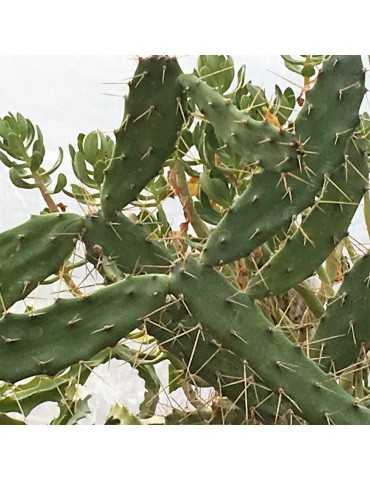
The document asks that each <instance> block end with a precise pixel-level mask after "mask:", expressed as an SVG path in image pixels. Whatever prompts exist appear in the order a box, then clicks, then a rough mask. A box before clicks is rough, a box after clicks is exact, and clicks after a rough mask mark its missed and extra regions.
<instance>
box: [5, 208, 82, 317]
mask: <svg viewBox="0 0 370 480" xmlns="http://www.w3.org/2000/svg"><path fill="white" fill-rule="evenodd" d="M84 222H85V219H84V217H81V216H79V215H76V214H74V213H50V214H45V215H33V216H32V217H31V218H30V219H29V220H28V221H27V222H25V223H23V224H21V225H19V226H18V227H15V228H12V229H11V230H7V231H6V232H3V233H1V234H0V312H3V311H4V310H7V309H8V308H9V307H10V306H11V305H13V304H14V303H15V302H17V301H18V300H22V299H23V298H25V297H27V295H28V294H29V293H30V292H32V290H34V289H35V288H36V287H37V285H38V284H39V283H40V282H42V281H43V280H45V279H46V278H47V277H49V276H50V275H52V274H54V273H57V272H58V270H59V268H60V267H61V266H62V264H63V262H64V260H66V259H67V258H68V257H69V256H70V255H71V253H72V251H73V249H74V246H75V243H76V241H77V239H78V236H79V234H80V232H81V231H82V229H83V226H84Z"/></svg>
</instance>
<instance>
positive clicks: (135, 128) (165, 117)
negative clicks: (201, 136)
mask: <svg viewBox="0 0 370 480" xmlns="http://www.w3.org/2000/svg"><path fill="white" fill-rule="evenodd" d="M181 73H182V72H181V69H180V66H179V64H178V63H177V60H176V59H175V58H171V57H168V56H158V57H149V58H142V59H140V60H139V64H138V67H137V69H136V71H135V74H134V77H133V79H132V81H131V83H130V93H129V95H128V97H127V98H126V102H125V116H124V118H123V121H122V124H121V126H120V127H119V129H118V130H117V131H116V146H115V149H114V151H113V157H112V159H111V160H110V163H109V165H108V167H107V169H106V171H105V180H104V182H103V186H102V195H101V205H102V210H103V212H104V214H105V215H106V216H107V217H109V216H112V215H113V217H114V215H115V214H116V212H119V211H120V210H121V209H122V208H123V207H125V206H126V205H127V204H128V203H130V202H132V201H133V200H135V198H136V197H137V195H138V194H139V193H140V192H141V190H142V189H143V188H144V187H145V186H146V185H147V183H148V182H149V181H150V180H151V179H152V178H153V177H154V176H155V175H157V173H158V172H159V170H160V169H161V168H162V166H163V164H164V162H165V161H166V160H167V158H168V157H169V156H170V155H171V153H172V152H173V151H174V149H175V145H176V140H177V138H178V135H179V133H180V131H181V129H182V125H183V124H184V123H185V121H186V111H185V101H184V95H183V94H182V87H181V85H180V83H179V75H180V74H181Z"/></svg>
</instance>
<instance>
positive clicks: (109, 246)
mask: <svg viewBox="0 0 370 480" xmlns="http://www.w3.org/2000/svg"><path fill="white" fill-rule="evenodd" d="M85 228H86V230H85V233H84V236H83V241H84V242H85V245H86V253H87V259H88V260H89V261H90V262H92V263H93V264H94V265H95V266H96V267H97V268H98V269H99V270H100V271H102V267H103V264H102V259H103V256H105V257H106V258H107V260H108V261H109V260H111V261H112V262H115V264H116V265H117V267H118V268H119V270H120V271H121V272H122V273H124V274H138V273H142V271H146V272H148V273H166V270H168V268H169V265H170V263H171V260H172V258H171V255H170V253H169V251H168V250H167V249H166V248H165V247H164V245H162V244H161V243H160V242H157V241H155V240H151V239H150V238H149V237H148V233H147V231H146V229H145V226H144V225H141V224H139V223H133V222H132V221H131V220H129V219H128V218H127V217H125V216H124V215H122V214H121V213H119V214H116V216H115V218H114V220H112V219H110V220H108V219H107V218H106V217H105V216H104V215H103V214H102V213H101V212H99V213H98V214H95V215H92V216H90V217H88V218H87V219H86V223H85ZM102 273H103V274H104V272H102Z"/></svg>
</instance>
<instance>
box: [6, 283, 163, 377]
mask: <svg viewBox="0 0 370 480" xmlns="http://www.w3.org/2000/svg"><path fill="white" fill-rule="evenodd" d="M167 290H168V279H167V277H166V276H155V275H142V276H140V277H131V278H128V279H126V280H122V281H121V282H118V283H116V284H114V285H110V286H108V287H104V288H101V289H99V290H98V291H96V292H94V293H92V294H91V295H89V296H87V297H83V298H72V299H59V300H58V301H57V302H56V303H54V304H53V305H52V306H50V307H48V308H45V309H42V310H36V311H33V312H31V313H27V314H15V313H4V314H3V316H2V317H1V319H0V379H1V380H4V381H7V382H11V383H14V382H16V381H18V380H21V379H24V378H27V377H29V376H32V375H37V374H41V373H43V374H47V375H54V374H56V373H57V372H59V371H60V370H62V369H63V368H66V367H68V366H70V365H72V364H73V363H76V362H79V361H83V360H86V361H87V360H89V359H90V358H91V357H92V356H93V355H95V354H96V353H97V352H99V351H100V350H102V349H104V348H106V347H109V346H111V347H113V346H114V345H115V344H116V343H117V342H118V341H119V340H120V339H121V338H123V337H124V336H125V335H127V334H128V333H129V332H130V331H132V330H133V329H134V328H135V327H137V326H138V325H140V322H141V321H142V320H143V319H144V318H146V317H148V316H150V315H151V313H152V312H154V311H155V310H157V309H158V308H159V307H160V306H161V305H163V304H164V302H165V298H166V294H167Z"/></svg>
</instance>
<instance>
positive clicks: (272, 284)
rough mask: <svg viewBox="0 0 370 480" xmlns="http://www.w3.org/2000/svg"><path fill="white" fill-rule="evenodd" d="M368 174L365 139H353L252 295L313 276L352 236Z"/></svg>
mask: <svg viewBox="0 0 370 480" xmlns="http://www.w3.org/2000/svg"><path fill="white" fill-rule="evenodd" d="M368 174H369V168H368V165H367V155H365V154H364V150H363V144H362V142H356V143H354V141H352V139H351V140H349V145H348V149H347V155H346V159H345V161H344V163H343V164H342V165H341V166H340V167H339V168H338V169H337V170H336V171H335V172H334V173H333V174H332V175H330V176H329V177H328V179H327V185H326V188H325V189H324V190H323V194H322V195H321V197H320V198H319V199H318V201H317V202H316V204H315V206H314V207H313V208H312V210H311V212H310V214H309V215H308V216H307V217H306V218H305V219H304V220H303V222H302V223H301V224H300V227H299V228H298V230H297V231H296V233H295V234H294V235H293V236H292V237H288V238H287V240H286V241H285V244H284V245H283V246H282V247H281V248H280V250H278V252H277V253H276V254H275V255H274V256H273V257H272V258H271V259H270V260H269V261H268V262H267V263H266V264H265V265H264V266H263V268H262V269H261V270H259V271H258V272H257V273H256V274H255V275H254V276H253V277H252V278H251V281H250V282H249V284H248V287H247V293H248V295H250V296H251V297H253V298H262V297H265V296H267V295H279V294H281V293H283V292H285V291H287V290H289V289H290V288H292V287H293V286H294V285H296V284H297V283H300V282H301V281H303V280H304V279H306V278H307V277H309V276H310V275H312V273H313V272H314V271H315V270H316V269H317V268H318V267H319V266H320V265H321V264H322V263H323V262H324V261H325V259H326V258H327V257H328V256H329V255H330V253H331V252H332V251H333V249H334V248H335V247H336V246H337V245H338V244H339V242H340V241H341V240H342V239H343V238H345V237H346V236H347V235H348V232H347V230H348V227H349V225H350V223H351V220H352V217H353V215H354V214H355V212H356V209H357V207H358V204H359V203H360V201H361V198H362V196H363V194H364V192H365V191H366V185H367V178H368Z"/></svg>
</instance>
